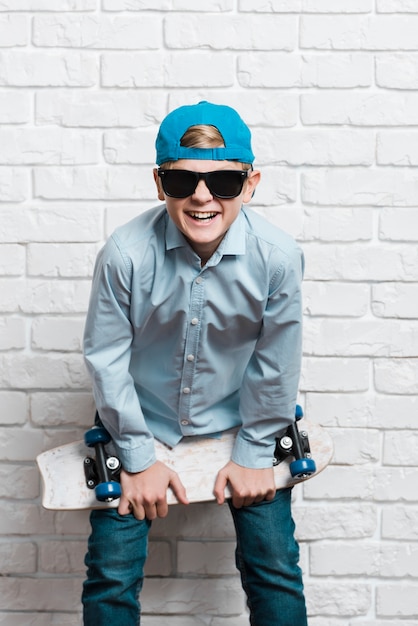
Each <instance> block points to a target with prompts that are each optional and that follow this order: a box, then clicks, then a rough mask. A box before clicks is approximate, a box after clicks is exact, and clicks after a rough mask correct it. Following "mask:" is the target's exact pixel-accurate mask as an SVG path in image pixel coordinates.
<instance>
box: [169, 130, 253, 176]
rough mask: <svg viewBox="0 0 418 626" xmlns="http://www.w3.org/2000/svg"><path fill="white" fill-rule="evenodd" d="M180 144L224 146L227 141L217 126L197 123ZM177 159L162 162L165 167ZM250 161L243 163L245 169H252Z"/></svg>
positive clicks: (187, 131) (190, 146) (206, 146)
mask: <svg viewBox="0 0 418 626" xmlns="http://www.w3.org/2000/svg"><path fill="white" fill-rule="evenodd" d="M180 145H181V146H183V147H185V148H224V147H225V142H224V138H223V137H222V135H221V133H220V132H219V130H218V129H217V128H216V126H211V125H209V124H196V125H195V126H190V128H188V129H187V130H186V132H185V133H184V135H183V137H182V138H181V139H180ZM174 163H175V161H167V162H166V163H164V164H162V167H163V168H164V169H170V168H171V167H173V164H174ZM251 167H252V166H251V164H250V163H243V164H242V168H243V169H244V170H246V169H251Z"/></svg>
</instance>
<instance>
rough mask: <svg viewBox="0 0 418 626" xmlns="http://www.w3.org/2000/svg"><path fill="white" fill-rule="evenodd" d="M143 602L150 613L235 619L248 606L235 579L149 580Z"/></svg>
mask: <svg viewBox="0 0 418 626" xmlns="http://www.w3.org/2000/svg"><path fill="white" fill-rule="evenodd" d="M141 601H142V602H143V603H144V606H146V607H147V613H159V614H160V613H161V612H162V611H164V613H167V614H173V613H174V614H176V613H177V614H178V613H181V614H185V615H193V614H194V613H196V612H199V613H206V614H208V615H216V614H219V613H221V614H223V615H234V614H235V615H236V614H237V613H238V614H239V613H241V612H242V611H243V609H244V606H245V600H244V592H243V591H242V589H241V584H240V583H239V581H238V580H237V576H235V577H234V578H222V579H196V578H194V579H174V578H164V579H153V578H151V579H148V580H146V581H145V584H144V588H143V590H142V594H141Z"/></svg>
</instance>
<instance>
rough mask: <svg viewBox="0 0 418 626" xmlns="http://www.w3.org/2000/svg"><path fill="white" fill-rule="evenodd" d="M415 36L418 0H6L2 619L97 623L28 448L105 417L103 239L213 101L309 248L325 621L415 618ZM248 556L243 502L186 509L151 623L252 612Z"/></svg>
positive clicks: (159, 571) (235, 625) (278, 217)
mask: <svg viewBox="0 0 418 626" xmlns="http://www.w3.org/2000/svg"><path fill="white" fill-rule="evenodd" d="M417 32H418V2H417V1H416V0H270V1H269V2H267V1H265V0H214V1H212V0H206V2H204V3H199V2H196V0H152V1H151V0H101V1H100V0H0V294H1V296H0V315H1V317H0V405H1V409H2V410H1V412H0V425H1V430H0V479H1V480H0V498H1V499H2V503H1V504H2V507H1V515H0V572H1V574H2V576H0V626H58V625H59V626H76V625H79V624H80V615H79V611H80V603H79V597H80V588H81V582H82V578H83V554H84V549H85V539H86V534H87V532H88V521H87V515H86V514H85V513H80V512H74V513H53V512H47V511H44V510H43V509H42V508H41V506H40V493H39V477H38V474H37V470H36V468H35V464H34V458H35V456H36V454H37V453H39V452H40V451H42V450H44V449H47V448H49V447H52V446H53V445H58V444H59V443H63V442H66V441H71V440H73V439H75V438H79V437H80V436H81V434H82V432H83V430H84V429H85V428H86V426H88V425H89V424H90V422H91V419H92V416H93V403H92V399H91V394H90V390H89V382H88V379H87V376H86V373H85V370H84V366H83V362H82V357H81V353H80V346H81V335H82V328H83V323H84V315H85V311H86V306H87V300H88V295H89V289H90V278H91V272H92V266H93V262H94V258H95V255H96V253H97V250H98V248H99V247H100V245H101V243H102V242H103V240H104V239H105V238H106V237H107V236H108V235H109V234H110V232H111V231H112V230H113V229H114V228H115V226H116V225H118V224H119V223H121V222H125V221H126V220H128V219H130V218H131V217H132V216H133V215H135V214H136V213H138V212H140V211H142V210H144V209H146V208H148V207H150V206H152V205H153V204H154V203H155V202H156V198H155V191H154V185H153V180H152V176H151V168H152V165H153V141H154V137H155V133H156V129H157V128H158V124H159V122H160V121H161V119H162V118H163V117H164V115H165V114H166V113H167V112H168V111H169V110H170V109H171V108H173V107H175V106H179V105H181V104H184V103H192V102H196V101H198V100H200V99H208V100H212V101H215V102H220V103H226V104H230V105H231V106H234V107H236V108H237V109H238V110H239V111H240V113H241V114H242V116H243V117H244V119H246V120H247V121H248V122H249V124H250V125H251V127H252V130H253V135H254V147H255V152H256V154H257V164H258V166H259V167H260V168H261V169H262V172H263V183H262V185H261V187H260V188H259V189H258V190H257V194H256V196H255V198H254V201H253V204H254V207H255V208H256V209H257V210H258V211H259V212H260V213H262V214H263V215H265V216H266V217H267V218H268V219H270V220H271V221H272V222H274V223H276V224H279V225H281V226H282V227H284V228H285V229H287V230H289V231H290V232H291V233H292V234H293V235H294V236H296V237H297V239H298V240H299V241H300V242H301V244H302V245H303V248H304V250H305V253H306V261H307V268H306V281H305V284H304V291H305V313H306V321H305V357H304V370H303V376H302V380H301V403H302V404H303V405H304V406H305V408H306V412H307V413H308V414H309V416H310V417H311V419H314V420H317V421H318V422H320V423H322V424H323V425H324V426H326V427H327V428H329V430H330V431H331V433H332V434H333V436H334V441H335V447H336V450H335V459H334V463H333V465H332V466H331V467H330V468H329V469H328V471H327V472H326V473H324V474H322V475H321V476H319V477H318V478H316V479H315V480H312V481H310V482H308V483H306V485H305V486H304V487H303V488H301V487H299V488H297V489H295V505H294V515H295V518H296V521H297V534H298V538H299V540H300V543H301V563H302V565H303V569H304V572H305V583H306V595H307V601H308V607H309V614H310V626H343V625H344V626H386V625H387V624H389V623H390V624H391V625H392V626H413V625H416V624H417V621H418V567H417V558H418V530H417V528H418V495H417V489H416V484H417V466H418V462H417V454H416V450H417V444H418V416H417V409H418V382H417V381H418V321H417V318H418V252H417V241H418V174H417V171H416V166H417V164H418V37H417ZM233 550H234V533H233V528H232V524H231V521H230V519H229V514H228V511H227V509H226V508H222V509H219V508H218V507H217V506H216V505H212V504H209V505H208V504H204V505H194V506H191V507H189V508H187V509H183V508H180V507H174V508H172V509H171V511H170V522H169V523H166V522H164V521H160V520H159V521H158V522H156V523H155V525H154V527H153V530H152V543H151V550H150V559H149V562H148V565H147V571H148V575H149V578H148V579H147V581H146V584H145V589H144V593H143V598H142V599H143V607H144V611H145V617H144V620H143V623H144V625H145V626H161V624H164V625H167V626H228V625H229V626H244V625H245V624H248V617H247V615H246V612H245V606H244V598H243V595H242V592H241V589H240V584H239V580H238V578H237V575H236V573H235V570H234V565H233ZM168 598H169V599H170V601H168ZM277 626H278V625H277ZM295 626H297V624H295Z"/></svg>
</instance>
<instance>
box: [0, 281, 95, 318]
mask: <svg viewBox="0 0 418 626" xmlns="http://www.w3.org/2000/svg"><path fill="white" fill-rule="evenodd" d="M1 286H2V285H1V281H0V287H1ZM17 288H18V289H19V293H21V292H22V291H23V296H24V297H23V298H21V299H20V307H21V309H22V311H24V312H27V313H35V314H39V313H64V314H65V313H85V312H86V310H87V305H88V301H89V295H90V288H91V282H90V281H89V280H66V281H57V280H46V279H43V280H42V279H32V280H28V281H27V282H26V285H20V284H19V285H17ZM12 304H13V301H12V302H11V303H10V305H9V306H10V307H11V306H12Z"/></svg>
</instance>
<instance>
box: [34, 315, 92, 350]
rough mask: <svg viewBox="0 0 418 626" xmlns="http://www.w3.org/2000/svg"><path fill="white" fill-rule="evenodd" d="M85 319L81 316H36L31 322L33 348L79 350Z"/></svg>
mask: <svg viewBox="0 0 418 626" xmlns="http://www.w3.org/2000/svg"><path fill="white" fill-rule="evenodd" d="M84 324H85V320H84V319H82V318H68V317H65V318H58V317H57V318H51V317H47V318H37V319H35V320H34V321H33V323H32V340H31V347H32V349H33V350H46V351H48V350H52V351H61V352H81V348H82V338H83V330H84Z"/></svg>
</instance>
